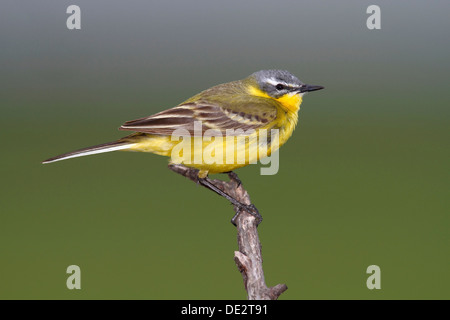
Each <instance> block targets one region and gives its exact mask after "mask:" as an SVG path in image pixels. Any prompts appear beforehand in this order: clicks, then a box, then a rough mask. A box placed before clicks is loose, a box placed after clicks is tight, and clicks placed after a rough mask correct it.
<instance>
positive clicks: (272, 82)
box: [266, 78, 295, 88]
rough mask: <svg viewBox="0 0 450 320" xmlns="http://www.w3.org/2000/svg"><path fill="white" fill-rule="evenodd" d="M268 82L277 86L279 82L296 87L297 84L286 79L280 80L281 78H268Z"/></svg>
mask: <svg viewBox="0 0 450 320" xmlns="http://www.w3.org/2000/svg"><path fill="white" fill-rule="evenodd" d="M266 82H268V83H270V84H271V85H273V86H276V85H277V84H280V83H281V84H282V85H284V86H286V87H289V88H294V87H295V84H293V83H287V82H285V81H280V80H277V79H274V78H267V79H266Z"/></svg>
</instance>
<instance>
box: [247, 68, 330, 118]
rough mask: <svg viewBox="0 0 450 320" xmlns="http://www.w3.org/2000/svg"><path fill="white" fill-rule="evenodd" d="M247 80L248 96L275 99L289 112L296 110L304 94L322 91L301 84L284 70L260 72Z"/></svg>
mask: <svg viewBox="0 0 450 320" xmlns="http://www.w3.org/2000/svg"><path fill="white" fill-rule="evenodd" d="M248 79H250V80H251V81H249V83H250V86H249V93H250V94H252V95H256V96H262V97H266V98H272V99H275V100H277V101H278V102H280V103H281V104H282V106H283V107H285V108H286V109H288V110H289V111H297V110H298V108H299V106H300V103H301V102H302V96H303V95H304V94H305V93H307V92H311V91H316V90H321V89H323V87H322V86H315V85H309V84H305V83H303V82H301V81H300V80H299V79H298V78H297V77H296V76H294V75H293V74H292V73H290V72H289V71H286V70H261V71H258V72H255V73H253V74H252V75H250V77H249V78H248Z"/></svg>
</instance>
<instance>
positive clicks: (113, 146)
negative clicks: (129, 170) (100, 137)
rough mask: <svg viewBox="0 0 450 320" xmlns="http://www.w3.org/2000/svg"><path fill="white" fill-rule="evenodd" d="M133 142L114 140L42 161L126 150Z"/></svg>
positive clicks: (48, 161) (47, 161) (49, 161)
mask: <svg viewBox="0 0 450 320" xmlns="http://www.w3.org/2000/svg"><path fill="white" fill-rule="evenodd" d="M133 144H134V143H130V142H129V141H114V142H108V143H102V144H99V145H96V146H92V147H88V148H83V149H80V150H76V151H72V152H68V153H64V154H61V155H59V156H56V157H53V158H50V159H47V160H44V161H42V163H43V164H45V163H51V162H55V161H61V160H66V159H70V158H76V157H83V156H89V155H91V154H97V153H103V152H111V151H117V150H124V149H128V148H129V147H131V146H132V145H133Z"/></svg>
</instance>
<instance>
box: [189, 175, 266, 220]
mask: <svg viewBox="0 0 450 320" xmlns="http://www.w3.org/2000/svg"><path fill="white" fill-rule="evenodd" d="M227 173H228V176H229V178H230V180H231V181H235V182H236V183H237V186H236V188H239V187H240V186H241V184H242V182H241V180H240V179H239V178H238V176H237V174H236V173H234V172H233V171H230V172H227ZM198 181H199V182H200V183H201V184H202V185H203V186H204V187H206V188H208V189H210V190H212V191H214V192H215V193H217V194H218V195H220V196H222V197H224V198H225V199H227V200H228V201H230V202H231V203H232V204H233V205H235V206H236V207H237V208H238V210H237V212H236V214H235V215H234V216H233V218H232V219H231V223H232V224H233V225H235V226H236V219H237V217H238V216H239V214H240V212H241V210H245V211H247V212H248V213H250V214H251V215H253V216H254V217H255V218H256V223H257V225H259V224H260V223H261V221H262V216H261V214H260V213H259V212H258V209H256V207H255V206H254V205H253V204H250V205H247V204H243V203H242V202H240V201H238V200H236V199H235V198H233V197H232V196H230V195H229V194H227V193H226V192H224V191H222V190H221V189H219V188H218V187H217V186H216V185H215V184H214V183H213V182H212V181H211V180H210V179H209V178H208V177H205V178H199V179H198Z"/></svg>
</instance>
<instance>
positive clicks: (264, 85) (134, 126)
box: [42, 69, 324, 205]
mask: <svg viewBox="0 0 450 320" xmlns="http://www.w3.org/2000/svg"><path fill="white" fill-rule="evenodd" d="M321 89H324V87H323V86H319V85H308V84H305V83H303V82H302V81H300V80H299V79H298V78H297V77H296V76H294V75H293V74H292V73H290V72H289V71H287V70H278V69H269V70H260V71H257V72H254V73H252V74H251V75H249V76H248V77H246V78H245V79H242V80H237V81H232V82H228V83H223V84H219V85H216V86H213V87H211V88H209V89H206V90H204V91H202V92H200V93H198V94H196V95H194V96H193V97H191V98H189V99H187V100H186V101H184V102H182V103H180V104H179V105H177V106H175V107H173V108H170V109H167V110H164V111H161V112H158V113H156V114H154V115H151V116H148V117H144V118H139V119H136V120H131V121H127V122H125V123H124V124H123V125H122V126H121V127H120V128H119V130H123V131H133V133H132V134H130V135H128V136H125V137H123V138H121V139H118V140H116V141H113V142H108V143H103V144H99V145H95V146H92V147H88V148H83V149H79V150H76V151H72V152H68V153H64V154H61V155H58V156H56V157H52V158H49V159H47V160H45V161H43V162H42V163H43V164H48V163H52V162H56V161H61V160H65V159H70V158H75V157H81V156H87V155H93V154H98V153H104V152H111V151H119V150H120V151H139V152H150V153H154V154H158V155H162V156H168V157H170V162H171V163H174V162H176V163H179V164H182V165H184V166H187V167H191V168H195V169H198V178H199V181H200V182H201V183H202V184H203V185H205V186H206V187H208V188H210V189H211V190H213V191H215V192H216V193H218V194H220V195H222V196H224V197H225V198H227V199H228V200H230V201H231V202H232V203H233V204H236V205H240V204H238V203H236V201H234V202H233V199H230V198H231V197H229V196H228V195H226V194H223V192H222V191H221V190H220V189H218V188H217V187H215V186H214V185H213V184H212V182H211V180H210V179H209V178H208V175H209V174H216V173H227V172H233V170H235V169H237V168H241V167H244V166H246V165H248V164H251V163H255V162H256V161H257V160H259V159H260V158H261V157H262V156H268V155H270V154H271V153H272V152H274V151H275V150H277V149H278V148H279V147H281V146H282V145H283V144H284V143H285V142H286V141H287V140H288V139H289V138H290V137H291V136H292V133H293V131H294V129H295V127H296V125H297V122H298V111H299V109H300V105H301V103H302V99H303V96H304V94H306V93H308V92H312V91H317V90H321ZM268 131H269V132H275V136H273V135H272V136H270V137H267V136H268V134H266V135H265V137H267V138H266V139H265V141H259V139H260V138H261V137H262V136H263V133H264V132H266V133H267V132H268ZM175 133H176V135H174V134H175ZM220 136H222V137H224V136H225V137H227V138H225V139H223V138H222V139H219V138H220ZM274 137H275V138H276V140H277V143H274V142H273V141H274ZM228 138H229V139H228ZM243 138H245V139H243ZM180 140H182V141H183V142H184V143H189V144H188V147H186V148H184V149H183V148H181V150H180V144H181V142H180ZM213 146H214V147H213ZM251 146H253V147H256V149H251ZM230 147H231V148H230ZM227 148H228V149H227ZM263 148H265V150H262V149H263ZM207 150H208V152H209V153H210V154H209V158H213V159H215V160H216V161H206V160H207V159H206V154H205V151H207ZM211 150H212V151H211ZM229 150H234V151H235V152H234V153H233V154H232V157H231V158H226V156H227V151H229ZM261 151H264V152H261ZM240 154H246V155H247V157H244V158H245V159H244V160H243V161H237V160H240V159H242V158H239V155H240ZM211 155H213V156H212V157H211ZM238 158H239V159H238ZM209 160H210V159H209ZM226 160H228V161H226Z"/></svg>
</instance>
